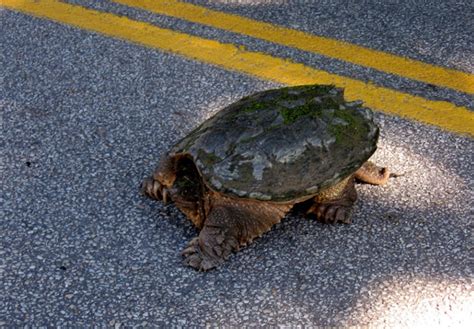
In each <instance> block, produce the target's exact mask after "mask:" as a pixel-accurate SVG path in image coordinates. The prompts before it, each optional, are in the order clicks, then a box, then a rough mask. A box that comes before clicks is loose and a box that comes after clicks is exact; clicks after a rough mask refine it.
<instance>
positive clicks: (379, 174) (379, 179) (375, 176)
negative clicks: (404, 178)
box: [355, 161, 392, 185]
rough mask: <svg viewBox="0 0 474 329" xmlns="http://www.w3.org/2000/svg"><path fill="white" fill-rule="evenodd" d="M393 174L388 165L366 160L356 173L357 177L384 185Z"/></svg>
mask: <svg viewBox="0 0 474 329" xmlns="http://www.w3.org/2000/svg"><path fill="white" fill-rule="evenodd" d="M391 176H392V175H391V174H390V170H389V169H388V168H386V167H379V166H377V165H376V164H375V163H373V162H371V161H367V162H365V163H364V164H363V165H362V167H360V168H359V169H358V170H357V171H356V173H355V178H356V179H357V180H359V181H361V182H364V183H368V184H372V185H384V184H386V183H387V182H388V179H389V178H390V177H391Z"/></svg>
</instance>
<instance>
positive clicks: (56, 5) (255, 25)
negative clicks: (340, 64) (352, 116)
mask: <svg viewBox="0 0 474 329" xmlns="http://www.w3.org/2000/svg"><path fill="white" fill-rule="evenodd" d="M115 2H118V3H121V4H125V5H129V6H134V7H139V8H142V9H145V10H149V11H152V12H155V13H159V14H164V15H168V16H173V17H177V18H182V19H186V20H189V21H192V22H196V23H200V24H205V25H210V26H213V27H217V28H221V29H225V30H228V31H232V32H237V33H242V34H246V35H250V36H253V37H257V38H260V39H264V40H268V41H271V42H275V43H279V44H283V45H286V46H290V47H295V48H299V49H303V50H306V51H311V52H315V53H319V54H322V55H325V56H330V57H333V58H337V59H341V60H345V61H349V62H352V63H355V64H358V65H363V66H368V67H372V68H374V69H377V70H380V71H384V72H388V73H391V74H397V75H401V76H405V77H408V78H411V79H415V80H419V81H423V82H426V83H431V84H435V85H439V86H442V87H447V88H451V89H454V90H457V91H461V92H465V93H474V75H472V74H468V73H464V72H460V71H456V70H450V69H446V68H441V67H436V66H433V65H429V64H426V63H422V62H418V61H414V60H411V59H406V58H401V57H397V56H394V55H390V54H387V53H383V52H380V51H375V50H371V49H368V48H363V47H360V46H355V45H351V44H347V43H343V42H340V41H336V40H332V39H328V38H323V37H317V36H314V35H310V34H307V33H303V32H300V31H295V30H291V29H287V28H283V27H279V26H275V25H272V24H268V23H263V22H258V21H254V20H251V19H248V18H243V17H240V16H237V15H231V14H226V13H222V12H218V11H213V10H210V9H207V8H203V7H200V6H196V5H191V4H187V3H181V2H177V1H174V0H166V1H150V0H133V1H132V0H116V1H115ZM2 5H3V6H5V7H7V8H10V9H13V10H17V11H20V12H23V13H27V14H30V15H34V16H38V17H43V18H47V19H52V20H55V21H58V22H61V23H66V24H70V25H73V26H77V27H80V28H83V29H87V30H91V31H95V32H99V33H102V34H105V35H108V36H112V37H116V38H120V39H124V40H128V41H132V42H136V43H139V44H142V45H145V46H147V47H152V48H157V49H160V50H164V51H169V52H172V53H176V54H180V55H182V56H185V57H188V58H192V59H196V60H199V61H202V62H205V63H209V64H213V65H217V66H220V67H223V68H225V69H230V70H235V71H240V72H244V73H247V74H251V75H253V76H256V77H259V78H263V79H268V80H272V81H276V82H280V83H283V84H287V85H299V84H312V83H321V84H330V83H332V84H335V85H338V86H341V87H344V88H345V89H346V91H345V95H346V98H348V99H349V100H357V99H360V100H362V101H364V103H365V104H366V105H367V106H368V107H371V108H373V109H375V110H379V111H382V112H385V113H389V114H395V115H399V116H403V117H407V118H410V119H415V120H419V121H422V122H425V123H428V124H432V125H436V126H438V127H441V128H443V129H446V130H449V131H453V132H457V133H465V134H469V135H472V136H474V114H473V112H471V111H470V110H469V109H467V108H465V107H461V106H456V105H454V104H452V103H449V102H445V101H433V100H428V99H425V98H422V97H419V96H414V95H410V94H407V93H402V92H399V91H396V90H392V89H388V88H384V87H380V86H376V85H373V84H370V83H365V82H362V81H359V80H355V79H351V78H347V77H342V76H338V75H335V74H330V73H328V72H325V71H322V70H317V69H314V68H311V67H308V66H305V65H302V64H298V63H294V62H291V61H288V60H284V59H281V58H277V57H272V56H270V55H267V54H263V53H258V52H251V51H246V50H244V49H242V48H241V47H237V46H235V45H233V44H224V43H220V42H218V41H214V40H208V39H203V38H199V37H196V36H191V35H188V34H184V33H180V32H176V31H173V30H169V29H163V28H159V27H157V26H154V25H151V24H148V23H144V22H139V21H135V20H131V19H129V18H126V17H119V16H116V15H113V14H110V13H105V12H99V11H95V10H90V9H86V8H84V7H80V6H75V5H71V4H66V3H62V2H58V1H54V0H45V1H40V0H36V1H35V0H29V1H28V0H25V1H19V0H16V1H15V0H2Z"/></svg>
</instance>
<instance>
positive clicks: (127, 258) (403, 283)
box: [0, 1, 474, 327]
mask: <svg viewBox="0 0 474 329" xmlns="http://www.w3.org/2000/svg"><path fill="white" fill-rule="evenodd" d="M329 3H330V2H329V1H328V2H323V5H322V7H320V8H319V9H318V10H319V11H318V12H321V14H320V16H321V15H322V16H321V17H323V18H324V17H326V16H331V15H332V16H331V17H336V18H340V19H341V20H344V21H346V26H342V25H338V24H337V21H334V22H333V21H331V20H328V23H327V24H321V25H318V24H316V22H317V21H318V20H321V19H323V18H321V17H319V16H317V17H319V18H318V19H316V18H312V16H311V15H310V12H311V11H315V10H316V9H311V8H312V7H311V8H310V7H308V8H310V9H306V10H305V9H304V8H303V9H301V8H300V7H298V6H294V7H292V6H289V7H284V6H283V7H278V6H260V7H258V6H257V7H254V6H249V7H246V6H226V7H225V9H226V10H229V11H235V12H239V13H242V14H248V15H249V16H255V18H257V19H266V20H268V21H272V22H275V23H280V24H287V25H289V26H291V27H295V28H298V29H302V30H309V31H312V32H314V33H322V34H325V33H324V31H322V30H318V29H317V28H316V26H319V29H327V31H333V33H332V32H331V33H332V34H331V35H333V36H335V37H338V38H341V39H348V40H349V41H354V38H355V39H356V37H360V38H361V39H360V40H361V43H364V42H367V43H368V45H371V46H373V47H374V48H379V47H378V43H380V44H381V46H380V48H382V49H384V50H390V51H394V52H398V51H399V50H400V53H402V54H405V50H406V49H409V48H410V49H411V48H412V46H411V45H413V42H415V41H416V40H415V41H413V40H412V39H410V37H409V36H406V35H405V34H403V32H404V31H403V29H404V27H405V25H404V22H405V21H406V20H405V19H406V18H405V16H403V15H402V14H399V15H393V16H392V18H390V19H388V18H387V19H382V18H380V17H379V15H382V14H383V15H386V9H383V10H382V9H380V10H379V9H377V8H385V7H383V6H382V7H381V5H374V8H375V9H373V8H372V9H371V10H373V11H370V10H369V12H367V10H368V9H367V8H365V11H364V10H363V9H364V8H361V9H360V10H355V11H353V12H352V15H355V16H354V17H353V18H352V20H351V12H350V11H349V9H343V10H342V11H339V12H338V13H337V15H336V12H334V11H331V10H330V9H324V8H326V7H328V6H329V7H330V5H329ZM391 3H393V4H394V6H396V5H398V6H402V5H401V4H400V3H401V2H400V3H399V2H395V1H393V2H391ZM410 3H411V2H410ZM417 3H418V2H417ZM419 3H421V2H419ZM440 3H443V2H441V1H440ZM104 6H105V5H104ZM325 6H326V7H325ZM463 6H465V8H467V9H469V8H471V9H472V7H468V6H469V5H462V4H461V3H460V2H459V3H458V6H457V7H456V6H448V5H445V6H441V7H437V8H436V11H440V12H442V13H444V14H445V15H451V17H450V19H448V18H446V21H444V19H445V18H443V17H442V16H443V15H442V14H439V15H438V14H437V15H434V16H433V18H432V19H433V20H434V23H433V24H434V26H436V24H440V25H442V24H446V26H449V29H448V28H446V29H445V30H446V34H452V33H454V35H453V36H452V38H453V39H443V35H444V34H443V33H442V32H440V31H439V30H438V29H435V28H434V27H433V29H432V30H430V29H428V30H427V32H426V33H428V36H426V35H425V34H424V33H425V32H424V33H420V34H419V35H417V37H418V42H420V44H422V45H424V44H425V43H424V42H428V45H427V46H426V47H427V48H428V50H427V52H429V53H425V54H421V55H419V56H420V57H419V59H421V60H425V61H428V62H433V63H436V64H440V65H446V66H451V67H455V68H458V69H463V70H465V71H469V70H472V65H473V64H472V62H470V59H469V55H468V53H469V47H472V44H474V42H471V43H470V45H471V46H469V42H470V41H469V40H470V39H469V38H472V36H468V35H467V34H466V31H464V30H463V29H462V28H461V27H460V24H461V22H459V21H462V20H464V19H466V18H465V16H464V12H465V10H464V11H463ZM471 6H472V5H471ZM217 7H218V8H222V7H221V6H217ZM285 8H286V10H287V12H289V13H290V14H288V17H289V18H288V20H287V21H286V22H285V21H279V17H280V16H282V15H283V14H282V11H283V12H284V11H285ZM293 8H300V9H293ZM357 8H358V7H357ZM397 8H398V7H397ZM401 8H405V7H403V6H402V7H401ZM416 8H417V7H410V8H408V7H407V8H405V10H408V11H407V12H413V15H414V18H413V19H412V21H414V22H415V23H416V22H417V20H422V22H421V23H419V26H424V25H425V23H424V22H425V21H424V19H425V18H423V17H425V15H424V14H422V15H421V14H420V15H421V16H420V17H421V18H416V17H418V16H416V14H417V13H418V11H417V10H416ZM427 8H428V9H427ZM429 8H431V10H433V12H435V9H434V7H433V8H432V7H430V6H428V7H423V8H422V9H419V10H421V13H425V11H426V10H429ZM465 8H464V9H465ZM290 9H293V10H294V11H291V10H290ZM254 10H255V11H254ZM325 10H326V11H325ZM400 10H402V9H400ZM306 11H308V13H306ZM357 13H360V14H361V15H362V13H365V14H364V15H366V16H367V17H371V16H376V17H379V19H374V23H373V24H372V25H371V26H378V25H377V24H382V25H381V26H385V29H386V30H387V35H380V34H377V33H375V37H376V41H375V43H374V44H373V45H372V44H371V43H369V41H368V40H369V39H368V38H369V37H370V35H369V31H368V30H363V29H362V31H361V32H360V34H357V33H356V32H357V31H358V30H359V31H360V30H361V28H358V25H357V24H361V23H360V22H359V18H357V15H358V14H357ZM436 13H437V12H436ZM0 15H1V20H0V23H1V30H2V31H3V32H2V33H1V34H0V40H1V45H2V51H1V52H0V67H2V70H1V71H0V75H1V78H2V81H3V83H2V86H1V89H0V96H1V98H0V106H1V113H2V116H1V120H2V135H3V136H2V163H1V171H2V207H1V216H0V225H1V232H2V233H1V234H2V239H1V248H0V274H1V277H2V280H1V282H0V292H1V294H0V295H1V297H0V325H1V326H5V327H17V326H20V325H36V326H40V325H59V326H72V325H74V326H83V325H87V326H94V325H102V326H115V327H119V326H120V325H127V326H135V325H144V326H146V325H162V326H164V325H182V326H190V325H198V326H205V325H227V326H252V325H253V326H263V325H270V326H272V325H273V326H275V325H287V326H298V325H301V326H317V325H320V326H322V325H330V326H350V325H374V326H398V327H414V326H416V325H421V324H422V325H426V326H439V327H446V326H453V327H459V326H462V325H465V326H467V325H469V324H470V323H471V322H472V321H473V320H474V319H473V311H472V305H473V302H474V294H473V289H472V275H473V273H472V268H473V267H472V260H471V259H470V256H472V255H471V251H470V250H471V249H472V219H473V200H474V195H473V194H474V193H473V188H474V186H473V185H474V176H473V166H472V164H473V163H474V152H473V150H474V140H473V139H471V138H469V137H465V136H459V135H454V134H451V133H448V132H444V131H441V130H439V129H437V128H434V127H430V126H426V125H422V124H419V123H415V122H410V121H407V120H404V119H400V118H396V117H391V116H387V115H382V114H377V116H376V117H377V121H378V123H379V124H380V127H381V138H380V143H379V150H378V151H377V153H376V154H375V156H374V160H375V161H377V162H378V163H379V164H381V165H387V166H389V167H390V168H391V169H392V170H393V171H395V172H397V173H404V175H403V176H401V177H399V178H396V179H392V180H391V182H390V183H389V184H388V185H387V186H384V187H374V186H369V185H358V186H357V189H358V191H359V201H358V203H357V205H356V207H355V211H354V217H353V219H354V220H353V224H352V225H324V224H321V223H319V222H317V221H314V220H310V219H306V218H302V217H299V216H295V215H290V216H288V217H287V218H285V219H284V220H283V221H282V223H280V224H278V225H276V226H275V227H274V228H273V229H272V230H271V231H270V232H269V233H267V234H266V235H265V236H264V237H262V238H261V239H258V240H256V241H255V243H253V244H252V245H250V246H249V247H248V248H246V249H244V250H242V251H240V252H239V253H237V254H235V255H233V256H232V257H231V258H230V259H229V260H228V261H227V262H226V263H225V264H224V265H223V266H221V267H220V268H218V269H217V270H215V271H211V272H208V273H199V272H196V271H194V270H192V269H189V268H186V267H184V266H183V265H182V263H181V257H180V256H179V252H180V251H181V250H182V249H183V248H184V247H185V245H186V243H187V242H188V241H189V240H190V239H191V238H193V237H194V236H196V234H197V231H196V230H195V229H194V228H193V226H192V225H191V223H190V222H189V221H187V220H186V219H185V218H184V216H183V215H182V214H180V213H179V212H178V211H177V210H176V208H175V207H174V206H173V205H169V206H163V205H162V204H160V203H157V202H153V201H151V200H148V199H146V198H144V197H142V196H140V195H139V193H138V187H139V184H140V182H141V180H142V179H143V178H144V177H145V176H147V175H149V174H150V172H151V171H152V170H153V168H154V166H155V165H156V162H157V160H158V159H159V157H160V155H162V154H164V152H166V150H167V149H168V148H169V147H170V146H171V145H173V143H174V142H176V141H177V140H178V139H179V138H180V137H182V136H184V135H185V134H186V133H187V132H189V131H190V130H191V129H192V128H193V127H195V126H196V125H197V124H198V123H200V122H202V121H203V120H205V119H206V118H208V117H210V116H211V115H212V114H213V113H215V112H216V111H218V110H219V109H220V108H222V107H224V106H225V105H227V104H229V103H231V102H233V101H236V100H238V99H239V98H241V97H243V96H245V95H248V94H250V93H253V92H256V91H260V90H264V89H267V88H272V87H276V86H277V85H276V84H274V83H270V82H266V81H261V80H258V79H255V78H252V77H249V76H245V75H242V74H239V73H235V72H229V71H225V70H222V69H219V68H216V67H212V66H209V65H205V64H201V63H198V62H195V61H191V60H187V59H184V58H182V57H179V56H175V55H172V54H167V53H162V52H160V51H157V50H151V49H145V48H142V47H139V46H136V45H133V44H130V43H127V42H125V41H119V40H114V39H110V38H106V37H103V36H100V35H98V34H94V33H90V32H87V31H82V30H78V29H76V28H72V27H67V26H64V25H61V24H57V23H53V22H49V21H45V20H41V19H37V18H32V17H29V16H25V15H22V14H18V13H14V12H11V11H1V12H0ZM130 15H132V13H131V12H130ZM324 15H326V16H324ZM366 16H364V17H366ZM291 17H294V18H292V19H290V18H291ZM384 17H385V16H384ZM397 17H398V20H397ZM401 17H403V19H402V18H401ZM336 18H334V19H336ZM390 20H395V21H394V22H392V21H390ZM331 22H332V23H331ZM357 22H359V23H357ZM415 23H413V24H414V26H417V25H416V24H415ZM295 24H298V26H296V25H295ZM351 24H352V25H351ZM383 24H385V25H383ZM363 26H366V25H363ZM429 26H431V25H429ZM366 27H367V26H366ZM183 28H184V29H187V28H188V27H183ZM381 29H382V28H381V27H378V28H377V30H381ZM342 31H345V32H346V33H349V32H351V33H353V34H348V35H342V34H341V33H344V32H342ZM347 31H349V32H347ZM417 31H418V30H417ZM430 31H432V32H433V33H437V34H435V35H434V36H433V35H429V33H431V32H430ZM203 33H204V32H203ZM328 33H329V32H328ZM390 33H392V34H393V35H392V34H390ZM356 34H357V35H356ZM415 34H416V33H415ZM355 35H356V36H355ZM440 35H441V36H440ZM445 37H446V36H445ZM455 37H456V38H459V40H461V41H459V40H458V39H455ZM222 38H224V36H222ZM392 38H393V40H395V41H393V42H392V41H391V40H392ZM433 40H445V41H443V42H439V43H436V42H433ZM248 41H249V42H255V40H253V41H252V40H250V39H249V40H248ZM362 41H363V42H362ZM409 42H410V43H411V44H410V45H406V44H405V43H409ZM459 42H460V43H459ZM444 43H447V44H446V45H444ZM256 47H257V46H256ZM261 47H267V45H263V43H262V45H261ZM444 47H445V48H444ZM440 49H441V50H443V49H444V50H446V52H445V53H443V52H442V51H441V50H440ZM447 49H450V52H447ZM412 51H414V50H413V49H412ZM448 53H449V56H448ZM288 54H289V55H288V56H293V55H297V53H296V52H293V53H288ZM407 54H409V55H413V54H412V53H408V52H407ZM417 56H418V55H416V54H415V55H414V56H413V57H415V58H417ZM295 60H301V61H302V62H304V61H305V59H304V58H303V57H302V58H296V59H295ZM308 64H311V63H308ZM334 65H335V66H337V65H338V64H334ZM355 74H356V75H357V73H355ZM392 83H395V82H393V81H392V82H390V84H392ZM403 88H404V87H403V86H401V87H400V89H403ZM445 92H446V93H450V94H449V95H446V97H449V99H450V100H451V101H453V102H459V103H461V104H463V105H469V104H468V103H469V102H470V100H468V98H467V97H466V95H463V94H458V93H454V92H451V91H445V90H439V94H437V95H438V96H439V97H445V96H444V93H445ZM466 102H467V103H466Z"/></svg>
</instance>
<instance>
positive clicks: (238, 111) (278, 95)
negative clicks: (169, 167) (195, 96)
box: [171, 85, 379, 202]
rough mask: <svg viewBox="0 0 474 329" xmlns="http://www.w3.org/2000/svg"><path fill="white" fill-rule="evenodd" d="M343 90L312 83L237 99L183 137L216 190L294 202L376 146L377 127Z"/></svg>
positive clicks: (352, 167)
mask: <svg viewBox="0 0 474 329" xmlns="http://www.w3.org/2000/svg"><path fill="white" fill-rule="evenodd" d="M361 105H362V103H361V102H346V101H345V100H344V97H343V89H340V88H336V87H334V86H331V85H309V86H297V87H288V88H280V89H275V90H268V91H264V92H259V93H257V94H254V95H251V96H248V97H245V98H243V99H241V100H240V101H238V102H236V103H233V104H231V105H229V106H227V107H226V108H224V109H223V110H221V111H220V112H218V113H217V114H216V115H214V116H213V117H211V118H210V119H208V120H207V121H205V122H204V123H203V124H202V125H200V126H199V127H198V128H196V129H195V130H193V131H192V132H191V133H190V134H189V135H188V136H186V137H185V138H183V139H182V140H181V141H180V142H178V144H176V145H175V146H174V147H173V148H172V150H171V155H173V154H178V153H187V154H189V155H190V156H191V157H192V158H193V160H194V162H195V164H196V166H197V168H198V170H199V171H200V173H201V175H202V176H203V179H204V181H205V182H206V183H207V184H208V186H209V187H211V188H212V189H214V190H216V191H220V192H223V193H226V194H232V195H233V196H237V197H243V198H252V199H258V200H272V201H279V202H281V201H290V200H294V199H299V198H303V197H305V196H310V195H314V194H317V193H318V192H320V191H321V190H323V189H325V188H327V187H329V186H332V185H334V184H336V183H338V182H340V181H341V180H343V179H344V178H346V177H348V176H350V175H351V174H353V173H354V172H355V171H356V170H357V169H358V168H359V167H360V166H361V165H362V164H363V163H364V162H365V161H366V160H367V159H368V158H369V157H370V156H371V155H372V154H373V153H374V152H375V149H376V144H377V139H378V134H379V133H378V127H377V126H376V125H375V123H374V122H373V116H372V112H371V111H370V110H369V109H367V108H364V107H362V106H361Z"/></svg>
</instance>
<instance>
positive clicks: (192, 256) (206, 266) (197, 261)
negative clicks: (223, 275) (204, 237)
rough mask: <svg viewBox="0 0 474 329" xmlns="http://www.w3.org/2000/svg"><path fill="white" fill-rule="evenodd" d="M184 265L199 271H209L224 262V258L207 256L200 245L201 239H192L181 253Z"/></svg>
mask: <svg viewBox="0 0 474 329" xmlns="http://www.w3.org/2000/svg"><path fill="white" fill-rule="evenodd" d="M181 255H182V256H183V257H184V260H183V263H184V264H185V265H188V266H191V267H192V268H194V269H196V270H198V271H208V270H210V269H212V268H214V267H217V266H218V265H220V264H221V263H223V262H224V260H225V259H224V258H221V257H216V255H214V256H211V255H207V253H206V252H205V251H203V250H202V249H201V247H200V245H199V237H196V238H194V239H192V240H191V241H190V242H189V244H188V246H187V247H186V248H185V249H184V250H183V251H182V252H181Z"/></svg>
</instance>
